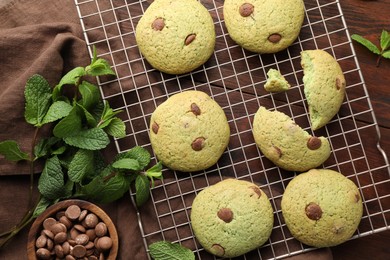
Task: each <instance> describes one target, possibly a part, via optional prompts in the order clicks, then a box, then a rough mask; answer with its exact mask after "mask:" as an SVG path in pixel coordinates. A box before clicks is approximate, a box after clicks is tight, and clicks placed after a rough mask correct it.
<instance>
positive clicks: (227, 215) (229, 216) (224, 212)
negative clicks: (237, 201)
mask: <svg viewBox="0 0 390 260" xmlns="http://www.w3.org/2000/svg"><path fill="white" fill-rule="evenodd" d="M217 216H218V217H219V218H220V219H221V220H223V221H224V222H225V223H230V222H231V221H232V220H233V211H232V210H231V209H229V208H221V209H220V210H219V211H218V213H217Z"/></svg>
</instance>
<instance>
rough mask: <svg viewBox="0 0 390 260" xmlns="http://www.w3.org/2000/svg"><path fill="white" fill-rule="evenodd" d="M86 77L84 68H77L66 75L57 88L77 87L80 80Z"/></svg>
mask: <svg viewBox="0 0 390 260" xmlns="http://www.w3.org/2000/svg"><path fill="white" fill-rule="evenodd" d="M84 75H85V69H84V68H83V67H76V68H74V69H72V70H71V71H69V72H68V73H66V74H65V75H64V76H63V77H62V78H61V80H60V82H59V83H58V84H57V86H63V85H77V84H78V82H79V80H80V78H81V77H82V76H84Z"/></svg>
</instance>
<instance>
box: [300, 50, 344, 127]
mask: <svg viewBox="0 0 390 260" xmlns="http://www.w3.org/2000/svg"><path fill="white" fill-rule="evenodd" d="M301 65H302V68H303V73H304V76H303V84H304V92H305V96H306V99H307V103H308V105H309V113H310V121H311V128H312V129H313V130H317V129H319V128H321V127H323V126H324V125H326V124H327V123H328V122H329V121H330V120H331V119H332V118H333V117H334V116H335V115H336V114H337V113H338V111H339V109H340V107H341V105H342V103H343V100H344V96H345V85H346V82H345V78H344V75H343V71H342V70H341V67H340V65H339V64H338V62H337V61H336V60H335V59H334V58H333V56H331V55H330V54H329V53H327V52H326V51H323V50H307V51H302V52H301Z"/></svg>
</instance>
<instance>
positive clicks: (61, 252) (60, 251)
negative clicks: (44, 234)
mask: <svg viewBox="0 0 390 260" xmlns="http://www.w3.org/2000/svg"><path fill="white" fill-rule="evenodd" d="M54 252H55V253H56V256H57V257H58V258H64V256H65V254H64V249H63V248H62V246H61V245H56V246H55V247H54Z"/></svg>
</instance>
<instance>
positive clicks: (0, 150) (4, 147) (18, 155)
mask: <svg viewBox="0 0 390 260" xmlns="http://www.w3.org/2000/svg"><path fill="white" fill-rule="evenodd" d="M0 154H2V155H4V157H5V159H7V160H9V161H14V162H18V161H23V160H29V158H30V157H29V155H28V154H27V153H25V152H22V151H21V150H20V147H19V144H18V143H17V142H15V141H12V140H7V141H3V142H0Z"/></svg>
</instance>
